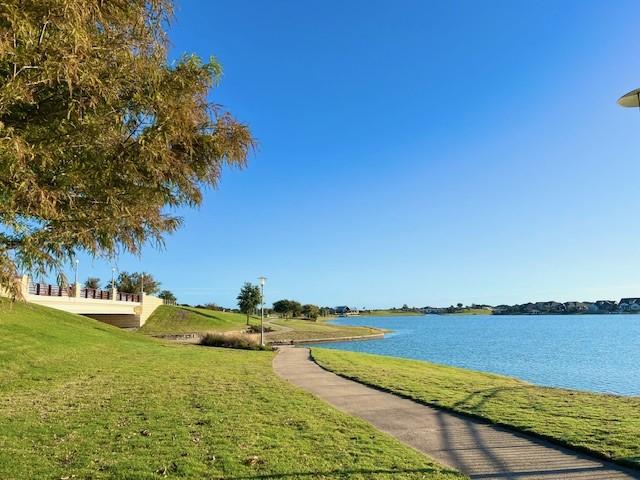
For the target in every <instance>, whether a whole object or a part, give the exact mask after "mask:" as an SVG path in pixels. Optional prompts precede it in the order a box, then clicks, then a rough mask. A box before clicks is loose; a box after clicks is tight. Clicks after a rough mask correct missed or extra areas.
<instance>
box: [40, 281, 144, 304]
mask: <svg viewBox="0 0 640 480" xmlns="http://www.w3.org/2000/svg"><path fill="white" fill-rule="evenodd" d="M28 293H29V294H30V295H38V296H43V297H70V298H90V299H93V300H116V301H119V302H137V303H140V302H141V301H142V295H140V294H139V293H126V292H118V291H116V290H115V289H113V290H100V289H98V288H80V287H79V285H77V286H68V287H61V286H59V285H51V284H48V283H35V282H29V288H28Z"/></svg>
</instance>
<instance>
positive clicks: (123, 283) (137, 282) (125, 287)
mask: <svg viewBox="0 0 640 480" xmlns="http://www.w3.org/2000/svg"><path fill="white" fill-rule="evenodd" d="M115 287H116V289H117V290H118V291H119V292H123V293H140V292H141V291H143V287H144V293H147V294H149V295H155V294H156V293H158V291H159V290H160V282H159V281H157V280H156V279H155V278H153V275H151V274H150V273H147V272H133V273H129V272H121V273H120V274H119V275H118V278H117V279H116V285H115ZM107 288H111V282H109V285H108V286H107Z"/></svg>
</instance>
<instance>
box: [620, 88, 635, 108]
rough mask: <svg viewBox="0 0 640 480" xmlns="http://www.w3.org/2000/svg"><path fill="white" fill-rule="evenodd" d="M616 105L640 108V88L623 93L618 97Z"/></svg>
mask: <svg viewBox="0 0 640 480" xmlns="http://www.w3.org/2000/svg"><path fill="white" fill-rule="evenodd" d="M618 105H620V106H621V107H627V108H640V88H636V89H635V90H631V91H630V92H628V93H625V94H624V95H623V96H621V97H620V98H619V99H618Z"/></svg>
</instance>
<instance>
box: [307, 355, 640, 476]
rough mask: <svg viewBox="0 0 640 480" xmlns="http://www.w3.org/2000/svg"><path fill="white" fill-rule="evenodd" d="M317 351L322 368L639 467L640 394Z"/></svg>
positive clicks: (420, 363)
mask: <svg viewBox="0 0 640 480" xmlns="http://www.w3.org/2000/svg"><path fill="white" fill-rule="evenodd" d="M313 357H314V359H315V360H316V361H317V362H318V363H319V364H320V365H321V366H323V367H324V368H326V369H328V370H331V371H333V372H335V373H338V374H340V375H343V376H346V377H349V378H353V379H355V380H358V381H361V382H363V383H366V384H370V385H375V386H379V387H382V388H384V389H386V390H389V391H392V392H395V393H398V394H401V395H403V396H406V397H409V398H412V399H415V400H417V401H420V402H423V403H426V404H429V405H437V406H441V407H446V408H448V409H451V410H455V411H457V412H463V413H468V414H473V415H477V416H479V417H482V418H485V419H488V420H490V421H492V422H495V423H499V424H504V425H510V426H513V427H516V428H518V429H520V430H524V431H528V432H533V433H536V434H538V435H542V436H545V437H548V438H552V439H555V440H557V441H559V442H561V443H564V444H567V445H572V446H575V447H579V448H583V449H586V450H589V451H591V452H594V453H597V454H600V455H604V456H606V457H608V458H611V459H613V460H616V461H619V462H621V463H626V464H630V465H634V466H637V467H640V397H620V396H613V395H602V394H592V393H584V392H577V391H572V390H563V389H558V388H544V387H538V386H534V385H531V384H528V383H525V382H522V381H520V380H517V379H513V378H509V377H503V376H499V375H492V374H488V373H482V372H475V371H472V370H465V369H461V368H454V367H447V366H442V365H435V364H431V363H426V362H420V361H416V360H405V359H400V358H394V357H386V356H379V355H368V354H359V353H353V352H344V351H338V350H328V349H317V348H314V349H313Z"/></svg>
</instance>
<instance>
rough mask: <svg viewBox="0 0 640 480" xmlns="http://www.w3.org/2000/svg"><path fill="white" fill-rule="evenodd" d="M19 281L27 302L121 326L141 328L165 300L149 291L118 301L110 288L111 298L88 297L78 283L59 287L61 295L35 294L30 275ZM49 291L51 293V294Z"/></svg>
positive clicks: (114, 292)
mask: <svg viewBox="0 0 640 480" xmlns="http://www.w3.org/2000/svg"><path fill="white" fill-rule="evenodd" d="M19 281H20V284H21V290H22V295H23V297H24V300H25V301H26V302H28V303H35V304H36V305H43V306H45V307H50V308H56V309H58V310H64V311H65V312H70V313H76V314H78V315H85V316H87V317H91V318H94V319H96V320H100V321H102V322H105V323H108V324H110V325H114V326H117V327H122V328H138V327H141V326H142V325H144V324H145V322H146V321H147V319H148V318H149V317H150V316H151V315H152V314H153V312H154V311H155V310H156V308H158V307H159V306H160V305H162V304H163V303H164V302H163V300H162V299H161V298H158V297H155V296H153V295H147V294H142V295H141V296H140V301H139V302H131V301H124V300H117V298H119V296H118V295H117V292H116V290H115V289H113V290H112V291H111V293H110V298H108V299H107V298H103V299H100V298H86V297H83V296H81V295H80V293H81V289H80V285H79V284H78V285H75V286H74V287H73V288H72V289H71V291H68V290H64V291H60V290H59V289H57V290H56V292H58V293H60V294H59V295H58V294H56V295H35V294H33V293H30V291H29V285H30V282H29V278H28V277H26V276H23V277H22V278H21V279H20V280H19ZM50 290H51V289H49V293H51V291H50ZM94 293H95V292H94ZM103 293H104V292H103ZM0 294H2V292H0ZM122 295H124V294H122ZM94 296H95V295H94ZM136 298H137V297H136Z"/></svg>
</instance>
